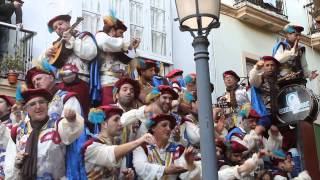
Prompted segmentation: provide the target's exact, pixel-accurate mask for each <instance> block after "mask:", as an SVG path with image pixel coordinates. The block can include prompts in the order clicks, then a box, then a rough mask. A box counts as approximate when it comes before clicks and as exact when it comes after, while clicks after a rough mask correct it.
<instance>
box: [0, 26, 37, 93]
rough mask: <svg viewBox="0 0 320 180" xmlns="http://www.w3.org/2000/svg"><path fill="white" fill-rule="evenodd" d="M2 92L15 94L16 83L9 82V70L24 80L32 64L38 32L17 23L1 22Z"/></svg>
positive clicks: (0, 61)
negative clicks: (34, 39) (34, 37)
mask: <svg viewBox="0 0 320 180" xmlns="http://www.w3.org/2000/svg"><path fill="white" fill-rule="evenodd" d="M0 31H1V38H4V39H2V40H1V41H2V42H0V43H1V46H0V94H6V95H10V96H14V95H15V86H16V83H9V81H8V80H7V77H8V72H16V73H17V74H18V80H24V78H25V74H26V72H27V70H28V69H29V68H30V66H31V61H32V58H33V56H32V50H33V49H32V48H33V36H35V35H36V32H33V31H30V30H28V29H24V28H19V27H18V26H16V25H12V24H8V23H4V22H0Z"/></svg>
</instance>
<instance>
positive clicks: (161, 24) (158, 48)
mask: <svg viewBox="0 0 320 180" xmlns="http://www.w3.org/2000/svg"><path fill="white" fill-rule="evenodd" d="M150 7H151V9H150V10H151V37H152V52H153V53H156V54H160V55H163V56H164V55H166V31H165V30H166V26H165V24H166V22H165V6H164V0H151V6H150Z"/></svg>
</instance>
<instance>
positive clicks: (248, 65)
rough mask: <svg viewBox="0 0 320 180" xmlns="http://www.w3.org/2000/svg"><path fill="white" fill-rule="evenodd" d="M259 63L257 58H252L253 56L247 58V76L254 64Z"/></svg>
mask: <svg viewBox="0 0 320 180" xmlns="http://www.w3.org/2000/svg"><path fill="white" fill-rule="evenodd" d="M256 63H257V60H255V59H251V58H246V70H247V71H246V72H247V74H246V76H249V72H250V71H251V69H253V66H254V65H255V64H256Z"/></svg>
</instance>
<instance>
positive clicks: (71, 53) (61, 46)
mask: <svg viewBox="0 0 320 180" xmlns="http://www.w3.org/2000/svg"><path fill="white" fill-rule="evenodd" d="M70 20H71V16H69V15H59V16H56V17H54V18H52V19H51V20H50V21H49V22H48V29H49V32H53V31H54V32H56V34H57V35H58V36H59V39H58V40H57V41H55V42H54V43H53V46H51V47H49V48H48V49H47V50H46V51H45V52H44V53H43V54H42V55H40V57H39V58H38V59H35V60H34V61H33V63H34V64H35V65H37V64H41V63H42V62H43V61H48V62H49V63H50V64H52V65H53V66H55V67H57V68H58V69H60V68H62V66H63V65H65V64H73V65H75V66H76V67H77V68H78V69H79V73H78V75H79V78H80V79H82V80H84V81H86V82H88V81H89V63H90V62H91V60H92V59H93V58H95V57H96V56H97V52H98V50H97V46H96V44H95V42H94V39H93V38H92V37H91V36H90V33H89V32H82V33H80V32H78V31H76V30H74V28H75V27H76V26H77V25H78V24H79V23H80V22H81V21H82V20H83V18H77V22H76V23H75V24H73V25H72V26H71V25H70Z"/></svg>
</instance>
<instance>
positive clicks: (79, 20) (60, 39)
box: [56, 17, 83, 42]
mask: <svg viewBox="0 0 320 180" xmlns="http://www.w3.org/2000/svg"><path fill="white" fill-rule="evenodd" d="M81 21H83V17H78V18H77V21H76V22H75V23H73V24H72V25H71V26H70V28H69V29H68V30H67V31H69V32H72V31H73V30H74V29H75V28H76V27H77V26H78V25H79V24H80V23H81ZM57 41H59V42H62V41H63V39H62V37H59V39H58V40H57ZM57 41H56V42H57Z"/></svg>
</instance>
